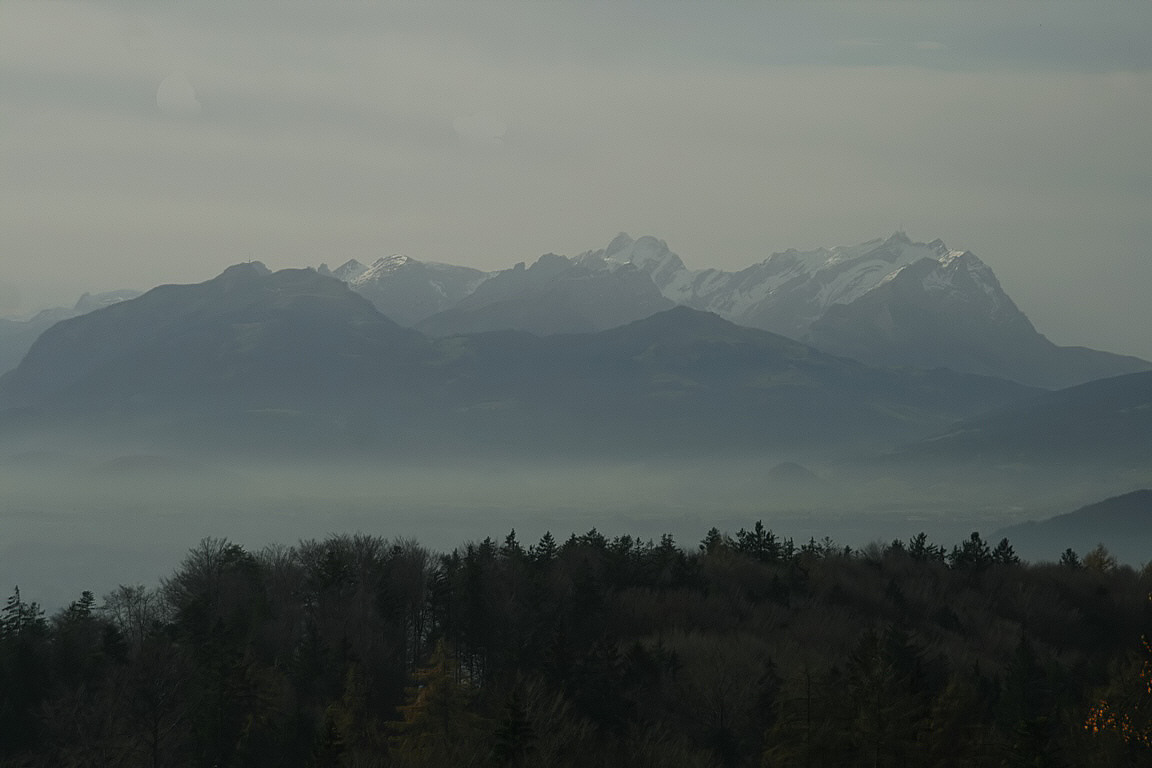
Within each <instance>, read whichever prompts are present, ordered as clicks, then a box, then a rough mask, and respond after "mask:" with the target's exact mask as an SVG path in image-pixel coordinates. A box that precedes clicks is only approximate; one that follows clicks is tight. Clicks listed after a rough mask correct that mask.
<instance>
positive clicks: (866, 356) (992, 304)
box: [337, 232, 1152, 388]
mask: <svg viewBox="0 0 1152 768" xmlns="http://www.w3.org/2000/svg"><path fill="white" fill-rule="evenodd" d="M349 264H353V262H349ZM349 264H346V265H344V266H342V267H340V269H339V270H337V272H345V273H347V274H350V275H351V274H352V273H355V274H354V276H349V277H345V278H344V279H345V280H346V281H347V282H349V284H350V285H351V286H352V287H353V288H354V289H355V290H357V291H359V292H360V293H362V294H364V295H365V296H367V297H368V298H369V299H371V300H372V301H373V302H374V303H375V304H376V306H377V307H378V308H379V309H380V311H382V312H383V313H384V314H386V315H388V316H389V317H391V318H393V319H394V320H396V321H397V322H400V323H401V324H404V325H416V326H417V327H418V328H419V329H420V330H422V331H424V332H426V333H431V334H433V335H447V334H455V333H474V332H477V331H488V330H498V329H506V328H507V329H518V330H527V331H530V332H532V333H537V334H539V335H549V334H552V333H560V332H569V333H570V332H579V331H584V330H601V329H603V328H606V327H612V326H613V325H615V324H619V323H622V322H628V321H630V320H632V319H635V318H637V317H646V316H647V315H648V314H651V313H653V312H656V311H660V310H661V309H663V308H665V307H666V305H665V304H661V302H663V301H667V302H670V303H672V304H681V305H685V306H688V307H691V308H693V309H698V310H702V311H706V312H713V313H715V314H717V315H719V316H720V317H722V318H724V319H726V320H729V321H731V322H734V323H737V324H739V325H744V326H749V327H752V328H759V329H762V330H766V331H771V332H773V333H778V334H780V335H783V336H787V337H789V338H792V339H796V340H798V341H802V342H805V343H807V344H811V345H812V346H814V347H817V348H818V349H821V350H823V351H825V352H830V353H832V354H836V355H841V356H844V357H851V358H855V359H857V360H859V361H861V362H864V363H867V364H869V365H883V366H895V367H911V368H952V369H954V370H957V371H962V372H966V373H978V374H984V375H991V376H999V377H1003V378H1008V379H1012V380H1015V381H1018V382H1021V383H1024V384H1030V385H1035V386H1042V387H1049V388H1058V387H1065V386H1071V385H1073V384H1079V383H1082V382H1086V381H1090V380H1092V379H1097V378H1104V377H1107V376H1116V375H1120V374H1123V373H1134V372H1137V371H1142V370H1149V369H1150V368H1152V364H1149V363H1148V362H1146V361H1144V360H1139V359H1137V358H1132V357H1125V356H1122V355H1113V354H1108V353H1104V352H1097V351H1095V350H1089V349H1083V348H1073V347H1058V346H1056V345H1055V344H1053V343H1052V342H1050V341H1049V340H1048V339H1047V338H1045V337H1044V336H1043V335H1042V334H1040V333H1039V332H1037V331H1036V329H1035V328H1034V327H1033V326H1032V323H1031V321H1029V320H1028V318H1027V316H1025V314H1024V313H1023V312H1021V311H1020V309H1019V308H1018V307H1017V306H1016V304H1015V302H1013V301H1012V299H1011V298H1010V297H1009V296H1008V294H1006V293H1005V292H1004V289H1003V288H1002V287H1001V285H1000V281H999V280H997V279H996V275H995V274H994V273H993V271H992V269H991V268H990V267H989V266H988V265H987V264H985V263H984V262H983V261H981V260H980V259H979V258H977V256H976V255H975V254H973V253H972V252H971V251H962V250H954V249H951V248H949V247H948V246H946V245H945V244H944V243H943V242H942V241H940V240H934V241H932V242H929V243H921V242H914V241H913V240H911V239H910V238H909V237H908V236H907V235H906V234H904V233H903V232H896V233H895V234H893V235H892V236H890V237H888V238H877V239H875V240H869V241H867V242H865V243H860V244H859V245H850V246H839V247H836V248H831V249H829V248H818V249H816V250H811V251H798V250H795V249H792V250H787V251H783V252H780V253H773V254H772V255H770V256H768V257H767V258H765V259H763V260H762V261H759V262H757V263H754V264H752V265H751V266H748V267H746V268H744V269H741V270H738V271H734V272H729V271H724V270H719V269H698V270H693V269H689V268H688V267H687V266H686V265H685V264H684V262H683V260H682V259H681V258H680V257H679V256H677V255H676V254H675V253H673V252H672V251H671V250H670V249H669V248H668V245H667V243H665V242H664V241H663V240H659V239H657V238H655V237H650V236H646V237H640V238H638V239H633V238H632V237H629V236H628V235H627V234H624V233H621V234H619V235H617V236H616V237H615V238H613V239H612V241H611V242H610V243H608V245H607V247H605V248H602V249H600V250H595V251H586V252H584V253H581V254H579V255H577V256H575V257H572V258H566V257H564V256H557V255H555V254H548V255H547V256H544V257H541V258H540V259H539V260H538V261H537V262H536V263H535V264H533V265H532V266H531V267H529V268H528V269H525V267H524V265H523V264H521V265H518V266H517V267H516V268H513V269H509V270H503V271H501V272H495V273H484V272H479V271H478V270H470V269H467V268H466V267H453V266H449V265H445V264H432V263H423V262H419V261H416V260H415V259H411V258H409V257H407V256H390V257H387V258H383V259H378V260H377V261H376V262H374V263H373V265H372V266H371V267H364V268H363V269H362V271H358V270H356V269H355V268H349ZM356 264H358V263H356ZM346 268H347V269H346ZM645 277H647V280H645V279H644V278H645ZM649 281H651V284H649ZM482 284H483V287H482V288H481V290H479V291H477V288H479V287H481V285H482ZM652 286H655V288H656V289H657V290H656V291H653V290H652ZM661 296H662V297H663V298H661Z"/></svg>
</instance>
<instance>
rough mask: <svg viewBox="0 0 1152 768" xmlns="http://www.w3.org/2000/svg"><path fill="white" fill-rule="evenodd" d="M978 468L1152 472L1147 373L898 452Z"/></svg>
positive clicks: (964, 426) (1063, 394) (1018, 408)
mask: <svg viewBox="0 0 1152 768" xmlns="http://www.w3.org/2000/svg"><path fill="white" fill-rule="evenodd" d="M905 453H906V454H908V455H914V456H919V457H923V458H943V459H948V458H949V457H957V456H963V457H980V459H981V460H982V461H983V462H985V463H1005V462H1021V463H1047V464H1061V463H1065V464H1077V465H1080V466H1085V467H1087V466H1106V467H1110V468H1117V467H1133V468H1143V469H1146V468H1147V467H1149V466H1152V373H1149V372H1146V373H1133V374H1128V375H1125V376H1116V377H1113V378H1109V379H1101V380H1098V381H1092V382H1089V383H1087V384H1081V385H1079V386H1076V387H1070V388H1068V389H1063V390H1059V391H1057V392H1045V393H1043V394H1041V395H1038V396H1036V397H1034V398H1030V399H1027V400H1024V401H1022V402H1020V403H1018V404H1016V405H1013V406H1010V407H1008V408H1005V409H1002V410H1000V411H996V412H994V413H990V414H987V415H984V416H979V417H974V418H971V419H968V420H965V421H963V422H961V423H959V424H957V425H956V426H955V427H954V428H952V429H951V430H949V431H947V432H945V433H944V434H942V435H940V436H938V437H935V438H932V439H930V440H926V441H924V442H921V443H918V444H915V445H913V446H911V447H910V448H908V449H907V450H906V451H905Z"/></svg>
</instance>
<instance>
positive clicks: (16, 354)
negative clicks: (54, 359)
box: [0, 290, 140, 374]
mask: <svg viewBox="0 0 1152 768" xmlns="http://www.w3.org/2000/svg"><path fill="white" fill-rule="evenodd" d="M139 295H140V292H139V291H132V290H121V291H109V292H108V293H98V294H90V293H85V294H84V295H83V296H81V297H80V298H79V300H78V301H77V302H76V304H75V305H74V306H73V307H71V308H66V307H56V308H53V309H45V310H43V311H41V312H38V313H36V315H35V316H33V317H31V318H29V319H28V320H7V319H4V318H0V374H4V373H7V372H8V371H10V370H12V369H13V368H15V367H16V366H17V364H19V362H20V360H21V359H22V358H23V357H24V355H25V354H26V353H27V352H28V350H29V349H31V348H32V345H33V344H34V343H35V342H36V339H38V338H40V334H42V333H44V331H46V330H48V329H49V328H51V327H52V326H53V325H55V324H56V323H58V322H60V321H61V320H67V319H69V318H72V317H76V316H78V315H83V314H85V313H87V312H92V311H93V310H97V309H100V308H102V307H106V306H108V305H110V304H116V303H118V302H121V301H126V300H128V299H132V298H135V297H137V296H139Z"/></svg>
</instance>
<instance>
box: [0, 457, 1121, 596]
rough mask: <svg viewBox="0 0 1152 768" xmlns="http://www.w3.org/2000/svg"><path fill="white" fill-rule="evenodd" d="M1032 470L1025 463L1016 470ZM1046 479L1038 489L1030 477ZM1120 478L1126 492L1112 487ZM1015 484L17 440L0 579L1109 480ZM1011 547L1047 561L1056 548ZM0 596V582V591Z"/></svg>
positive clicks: (828, 471) (927, 499)
mask: <svg viewBox="0 0 1152 768" xmlns="http://www.w3.org/2000/svg"><path fill="white" fill-rule="evenodd" d="M1033 480H1036V478H1033ZM1045 488H1047V491H1045V490H1044V489H1045ZM1120 490H1127V489H1120ZM1110 492H1112V491H1109V490H1107V489H1102V488H1082V489H1080V490H1079V491H1077V492H1076V493H1072V492H1070V491H1068V490H1067V487H1066V486H1061V485H1059V484H1052V483H1045V482H1043V481H1039V482H1030V483H1029V484H1028V487H1027V488H1025V487H1022V486H1019V485H1018V484H1015V485H1012V486H1011V490H1008V489H1007V487H1002V488H995V487H989V486H986V485H983V486H982V485H976V486H968V485H966V484H965V483H964V482H962V479H957V480H956V482H953V483H945V482H941V480H940V479H939V477H938V476H937V477H935V479H932V480H929V479H923V480H920V481H916V482H909V481H907V480H905V481H896V480H877V479H875V477H873V476H870V475H869V474H868V472H867V471H863V470H859V469H851V468H848V467H844V466H821V465H819V464H818V463H815V462H805V463H803V464H799V463H793V462H790V461H789V460H788V457H756V458H747V459H743V460H737V461H733V460H730V459H725V460H724V461H719V460H716V461H676V462H674V461H667V462H663V463H659V464H648V463H644V462H637V461H621V462H615V463H613V462H602V463H591V462H589V463H581V464H563V465H560V464H553V465H547V466H543V465H541V466H523V465H519V466H513V465H511V464H508V463H495V462H493V463H484V462H476V461H473V462H469V463H463V462H450V461H444V462H442V463H440V464H437V465H424V466H402V465H399V464H395V463H384V462H376V463H363V464H354V463H343V464H339V465H322V464H317V463H309V464H303V463H301V464H279V465H257V464H252V465H248V466H236V465H232V466H219V465H214V464H212V463H210V462H205V461H188V460H181V459H171V458H164V457H156V456H125V457H118V458H115V459H109V458H106V457H101V458H96V457H91V456H86V457H81V456H62V455H22V456H18V457H7V458H5V459H4V460H3V463H0V592H3V593H4V595H7V594H10V593H11V590H12V588H13V587H15V586H19V587H20V590H21V593H22V595H23V597H24V598H25V599H27V600H36V601H38V602H40V603H41V604H42V605H43V606H44V607H45V608H46V609H48V610H50V611H51V610H53V609H55V608H58V607H60V606H62V605H65V604H67V603H68V602H69V601H70V600H73V599H75V598H76V597H77V596H78V595H79V593H80V592H81V591H82V590H85V589H88V590H91V591H93V592H94V593H96V594H97V595H98V596H99V595H103V594H106V593H107V592H108V591H110V590H111V589H113V588H115V587H116V586H117V585H118V584H144V585H147V586H154V585H157V584H158V583H159V580H160V579H161V578H163V577H165V576H167V575H169V574H170V573H171V572H172V571H173V570H174V569H175V568H176V567H177V566H178V565H179V563H180V561H181V560H182V559H183V557H184V555H185V553H186V552H187V550H188V549H189V548H190V547H192V546H193V545H195V544H196V543H197V542H198V541H199V540H200V539H201V538H203V537H205V536H214V537H224V538H228V539H230V540H232V541H235V542H237V543H240V544H243V545H244V546H245V547H248V548H250V549H252V550H258V549H260V548H262V547H264V546H265V545H268V544H273V543H278V544H294V543H295V542H297V541H299V540H300V539H304V538H320V537H324V536H326V535H327V534H331V533H351V532H364V533H369V534H374V535H380V536H383V537H388V538H408V539H416V540H417V541H418V542H419V543H421V544H422V545H424V546H426V547H429V548H431V549H433V550H437V551H449V550H451V549H452V548H453V547H456V546H459V545H461V544H463V543H465V542H467V541H478V540H481V539H483V538H484V537H486V536H491V537H492V538H493V539H496V540H498V541H499V540H502V539H503V537H504V536H505V535H506V534H507V533H508V532H509V531H510V530H512V529H515V530H516V533H517V536H518V538H519V539H520V541H521V542H522V543H523V544H524V545H526V546H527V545H529V544H534V543H536V542H537V541H538V540H539V538H540V536H541V535H542V534H543V533H544V532H545V531H551V532H552V533H553V535H554V536H555V537H556V538H557V539H558V540H560V541H562V540H563V539H565V538H567V537H568V535H569V534H570V533H573V532H575V533H584V532H586V531H588V530H589V529H591V528H593V527H595V528H597V529H598V530H600V531H601V532H602V533H604V534H605V535H607V536H609V537H612V536H617V535H621V534H631V535H634V536H639V537H641V538H643V539H648V538H652V539H657V540H658V539H659V537H660V535H661V534H663V533H670V534H672V535H673V536H674V537H675V539H676V541H677V542H678V543H679V544H680V545H681V546H682V547H685V548H694V547H695V546H696V544H697V543H698V542H699V541H700V540H701V539H702V538H703V536H704V534H705V533H706V531H707V530H708V529H709V528H710V527H712V526H716V527H717V528H719V529H720V530H721V531H727V532H729V533H731V534H735V533H736V531H737V530H738V529H740V528H745V527H751V526H752V525H753V524H754V523H755V521H756V520H763V521H764V523H765V525H767V526H768V527H769V528H771V529H772V530H773V531H775V532H776V533H777V534H778V535H780V536H785V537H792V538H793V539H794V540H795V541H796V543H797V544H799V543H802V542H806V541H807V540H808V539H809V538H810V537H814V538H816V539H817V540H819V539H822V538H823V537H825V536H828V537H831V538H832V539H833V540H834V541H835V542H836V543H838V544H840V545H851V546H854V547H856V546H862V545H865V544H867V543H869V542H872V541H891V540H892V539H894V538H900V539H905V540H906V539H908V538H909V537H911V536H913V535H915V534H916V533H918V532H920V531H924V532H926V533H927V534H928V536H929V537H930V538H931V539H932V540H933V541H935V542H937V543H940V544H943V545H945V546H947V547H951V546H952V545H953V544H955V543H957V542H959V541H960V540H961V539H962V538H965V537H967V535H968V533H970V532H971V531H973V530H979V531H981V532H982V533H984V534H985V536H986V537H987V536H989V535H990V534H992V533H993V532H994V531H996V530H998V529H999V528H1002V527H1004V526H1006V525H1009V524H1012V523H1017V522H1021V521H1023V520H1028V519H1042V518H1046V517H1049V516H1051V515H1054V514H1059V513H1062V512H1068V511H1071V510H1072V509H1075V508H1076V507H1077V506H1079V505H1081V504H1085V503H1089V502H1092V501H1096V500H1099V499H1100V498H1103V497H1104V496H1107V495H1109V493H1110ZM1021 554H1024V555H1025V556H1032V557H1042V558H1044V559H1053V560H1054V559H1056V558H1057V557H1058V555H1059V552H1058V551H1056V552H1051V553H1041V554H1039V555H1036V554H1032V553H1026V552H1023V551H1022V552H1021ZM0 597H2V596H0Z"/></svg>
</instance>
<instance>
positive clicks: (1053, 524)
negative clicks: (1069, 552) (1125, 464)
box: [994, 489, 1152, 566]
mask: <svg viewBox="0 0 1152 768" xmlns="http://www.w3.org/2000/svg"><path fill="white" fill-rule="evenodd" d="M1002 536H1007V537H1008V538H1009V539H1011V540H1012V543H1013V544H1014V545H1015V546H1016V549H1017V551H1018V552H1019V553H1020V554H1022V555H1024V556H1025V557H1030V558H1033V559H1047V560H1055V559H1057V558H1058V557H1059V555H1060V553H1061V552H1063V551H1064V549H1066V548H1069V547H1070V548H1072V549H1073V550H1074V551H1075V552H1077V553H1078V554H1079V555H1080V556H1081V557H1083V556H1084V555H1085V554H1086V553H1087V552H1089V551H1091V550H1092V549H1093V548H1094V547H1096V546H1097V545H1098V544H1104V545H1105V547H1106V548H1107V549H1108V551H1109V552H1110V553H1111V554H1113V555H1114V556H1116V557H1117V558H1118V559H1119V560H1120V561H1121V562H1125V563H1128V564H1131V565H1134V566H1140V565H1143V564H1144V563H1147V562H1150V561H1152V490H1147V489H1144V490H1139V491H1132V492H1131V493H1126V494H1124V495H1122V496H1114V497H1113V498H1110V499H1105V500H1104V501H1101V502H1098V503H1096V504H1089V505H1088V506H1085V507H1081V508H1080V509H1077V510H1076V511H1074V512H1069V513H1067V514H1063V515H1058V516H1056V517H1053V518H1050V519H1048V520H1043V521H1039V522H1030V523H1022V524H1020V525H1013V526H1011V527H1009V528H1005V529H1003V530H1002V531H998V532H997V533H996V534H995V536H994V538H997V539H998V538H1000V537H1002Z"/></svg>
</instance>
